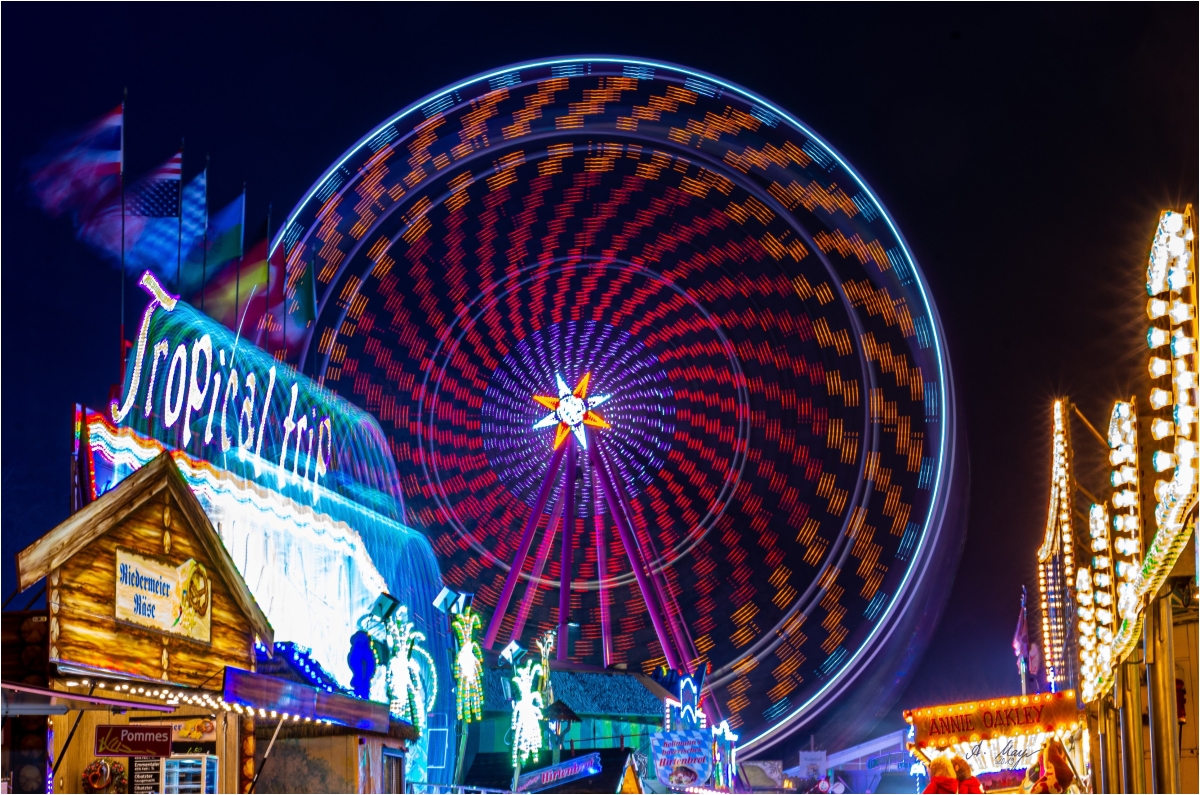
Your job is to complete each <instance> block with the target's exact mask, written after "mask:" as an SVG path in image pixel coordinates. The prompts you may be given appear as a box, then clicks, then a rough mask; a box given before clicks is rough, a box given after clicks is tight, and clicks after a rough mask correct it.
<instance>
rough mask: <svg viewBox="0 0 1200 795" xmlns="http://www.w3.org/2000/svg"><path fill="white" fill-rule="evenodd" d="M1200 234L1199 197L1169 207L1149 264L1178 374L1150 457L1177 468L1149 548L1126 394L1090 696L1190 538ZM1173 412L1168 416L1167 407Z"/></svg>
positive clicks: (1155, 359) (1159, 334)
mask: <svg viewBox="0 0 1200 795" xmlns="http://www.w3.org/2000/svg"><path fill="white" fill-rule="evenodd" d="M1195 235H1196V232H1195V223H1194V216H1193V213H1192V209H1191V207H1190V206H1189V207H1188V209H1187V210H1186V211H1185V212H1183V213H1177V212H1173V211H1171V210H1167V211H1165V212H1163V213H1162V215H1161V216H1160V218H1159V224H1158V228H1157V230H1156V231H1155V236H1154V242H1153V244H1152V246H1151V251H1150V261H1149V265H1148V267H1147V270H1146V291H1147V293H1148V294H1149V296H1150V300H1149V303H1148V305H1147V314H1148V315H1149V317H1150V320H1151V321H1152V325H1151V327H1150V330H1149V331H1148V333H1147V334H1146V342H1147V344H1148V345H1149V347H1150V350H1151V351H1152V352H1153V353H1152V355H1151V357H1150V362H1149V372H1150V377H1151V378H1152V379H1153V380H1155V381H1156V382H1161V381H1162V380H1163V379H1167V378H1169V379H1170V381H1169V383H1168V384H1165V385H1163V384H1161V383H1159V384H1156V385H1155V386H1154V387H1153V388H1152V389H1151V391H1150V396H1149V397H1150V400H1149V404H1150V409H1151V410H1152V411H1153V412H1157V413H1159V416H1154V417H1151V418H1150V420H1149V422H1150V428H1149V430H1150V435H1151V436H1152V437H1153V438H1154V440H1155V441H1159V442H1161V441H1164V440H1166V441H1168V443H1169V444H1170V445H1171V446H1170V447H1169V448H1166V449H1159V450H1155V451H1153V453H1152V454H1151V456H1150V463H1151V466H1153V467H1154V470H1155V471H1156V472H1160V473H1166V472H1170V473H1171V477H1170V479H1159V480H1157V481H1156V482H1155V484H1154V498H1155V501H1156V508H1155V512H1154V516H1155V524H1156V525H1157V533H1156V535H1155V537H1154V539H1153V541H1152V542H1151V544H1150V545H1149V546H1148V547H1144V545H1143V540H1142V537H1141V527H1142V521H1141V516H1140V506H1141V499H1142V498H1141V494H1140V493H1139V489H1140V486H1139V477H1138V469H1137V467H1138V460H1139V458H1138V444H1137V409H1136V404H1135V403H1134V402H1133V401H1130V402H1124V401H1118V402H1117V403H1116V404H1115V405H1114V406H1113V413H1112V417H1111V419H1110V422H1109V438H1108V441H1109V447H1110V448H1111V450H1110V453H1109V462H1110V463H1111V464H1112V466H1113V472H1112V486H1113V489H1114V494H1113V496H1112V499H1111V502H1112V508H1113V517H1112V523H1111V526H1112V530H1113V533H1114V535H1113V536H1112V537H1111V538H1110V536H1109V522H1108V521H1107V518H1106V516H1105V515H1106V513H1107V506H1105V505H1093V506H1092V508H1091V516H1090V517H1089V518H1090V521H1089V529H1090V532H1091V536H1092V542H1091V545H1092V551H1093V552H1095V553H1096V554H1095V555H1094V556H1093V557H1092V561H1091V566H1087V567H1080V569H1079V570H1078V572H1077V575H1076V582H1075V585H1076V598H1077V600H1078V603H1079V606H1078V615H1079V645H1080V651H1079V654H1080V662H1081V674H1082V676H1081V680H1082V681H1081V690H1082V691H1083V699H1084V700H1085V701H1090V700H1092V699H1093V698H1095V697H1097V696H1099V695H1103V694H1104V693H1105V692H1107V691H1108V689H1109V688H1110V687H1111V685H1112V682H1113V667H1114V666H1115V665H1116V664H1119V663H1120V662H1122V661H1123V660H1124V659H1125V658H1126V657H1127V656H1128V655H1129V653H1130V652H1131V651H1132V650H1133V648H1134V646H1135V645H1136V643H1137V635H1136V632H1135V630H1136V629H1137V627H1138V618H1139V616H1140V614H1141V611H1142V608H1143V605H1144V601H1145V600H1144V597H1146V596H1147V595H1152V594H1153V593H1154V592H1155V591H1156V590H1157V588H1158V586H1159V585H1160V584H1161V581H1162V578H1163V577H1165V576H1166V573H1167V570H1169V569H1170V567H1171V566H1172V565H1173V564H1174V558H1175V557H1176V556H1177V554H1178V551H1179V548H1180V547H1181V546H1182V544H1183V543H1184V542H1186V538H1185V537H1184V534H1183V532H1182V531H1183V529H1184V526H1185V523H1186V518H1187V512H1188V510H1189V506H1190V509H1191V510H1194V506H1195V493H1196V469H1197V444H1196V430H1197V405H1196V404H1197V403H1198V402H1200V401H1198V400H1197V397H1196V387H1197V375H1196V369H1197V368H1196V358H1195V357H1196V347H1197V343H1196V336H1197V335H1196V306H1195V300H1196V299H1195V289H1196V284H1195V281H1196V277H1195V268H1196V262H1195V254H1194V251H1195V245H1196V244H1195ZM1167 354H1169V356H1170V358H1166V355H1167ZM1167 412H1169V414H1168V416H1161V415H1162V414H1163V413H1167ZM1143 549H1145V553H1144V556H1143ZM1143 557H1144V559H1143ZM1114 564H1115V565H1114ZM1114 599H1115V601H1116V608H1115V610H1114V609H1113V607H1112V604H1113V601H1114Z"/></svg>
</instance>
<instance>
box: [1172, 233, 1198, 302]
mask: <svg viewBox="0 0 1200 795" xmlns="http://www.w3.org/2000/svg"><path fill="white" fill-rule="evenodd" d="M1176 240H1178V238H1176ZM1180 242H1181V243H1182V242H1183V241H1180ZM1183 253H1184V256H1182V257H1180V258H1179V264H1178V265H1176V266H1175V267H1174V268H1171V270H1170V272H1169V273H1167V285H1168V286H1169V287H1170V288H1171V289H1172V290H1174V291H1175V292H1179V291H1180V290H1182V289H1183V288H1184V287H1187V286H1188V285H1189V284H1191V283H1192V273H1191V269H1190V268H1188V266H1187V252H1183Z"/></svg>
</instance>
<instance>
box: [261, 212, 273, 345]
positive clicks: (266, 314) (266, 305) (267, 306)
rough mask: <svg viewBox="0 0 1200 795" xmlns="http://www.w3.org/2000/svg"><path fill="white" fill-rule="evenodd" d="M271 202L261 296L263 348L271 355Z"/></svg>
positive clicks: (268, 213)
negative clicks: (264, 280)
mask: <svg viewBox="0 0 1200 795" xmlns="http://www.w3.org/2000/svg"><path fill="white" fill-rule="evenodd" d="M272 206H273V205H272V203H271V202H267V292H266V294H265V295H263V319H264V320H266V322H267V338H266V339H265V340H264V341H263V348H265V349H266V351H267V355H268V356H270V355H271V207H272Z"/></svg>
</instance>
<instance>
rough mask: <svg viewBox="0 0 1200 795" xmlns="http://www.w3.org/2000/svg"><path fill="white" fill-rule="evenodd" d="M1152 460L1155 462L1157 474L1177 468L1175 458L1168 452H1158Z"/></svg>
mask: <svg viewBox="0 0 1200 795" xmlns="http://www.w3.org/2000/svg"><path fill="white" fill-rule="evenodd" d="M1150 460H1151V461H1153V462H1154V471H1155V472H1166V471H1167V470H1168V469H1171V468H1172V467H1174V466H1175V456H1173V455H1171V454H1170V453H1168V452H1167V451H1166V450H1156V451H1155V453H1154V455H1153V456H1151V458H1150Z"/></svg>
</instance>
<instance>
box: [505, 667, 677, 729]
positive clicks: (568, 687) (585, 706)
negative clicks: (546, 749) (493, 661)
mask: <svg viewBox="0 0 1200 795" xmlns="http://www.w3.org/2000/svg"><path fill="white" fill-rule="evenodd" d="M510 675H511V670H510V669H507V668H502V669H496V668H489V669H487V671H486V674H485V675H484V682H483V693H484V697H483V708H484V710H485V711H487V712H508V711H510V710H511V707H510V706H509V703H508V699H507V698H506V697H505V695H504V685H503V684H502V680H504V679H505V678H506V677H508V676H510ZM550 683H551V685H553V687H554V698H555V699H557V700H559V701H562V702H563V704H565V705H566V706H567V707H568V708H569V709H570V710H571V711H573V712H575V713H576V714H578V715H581V716H583V717H609V716H612V717H621V718H625V719H630V718H633V719H641V720H643V721H645V720H651V721H653V720H658V721H661V720H662V718H663V697H664V696H665V695H666V691H664V690H662V688H660V687H657V686H656V685H654V682H653V681H652V680H651V679H650V678H649V677H646V676H642V675H641V674H635V673H628V672H625V671H572V670H551V671H550ZM656 691H657V692H656ZM660 694H661V695H660Z"/></svg>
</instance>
